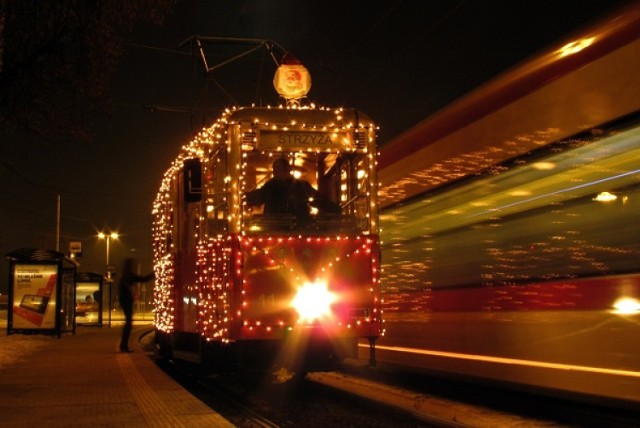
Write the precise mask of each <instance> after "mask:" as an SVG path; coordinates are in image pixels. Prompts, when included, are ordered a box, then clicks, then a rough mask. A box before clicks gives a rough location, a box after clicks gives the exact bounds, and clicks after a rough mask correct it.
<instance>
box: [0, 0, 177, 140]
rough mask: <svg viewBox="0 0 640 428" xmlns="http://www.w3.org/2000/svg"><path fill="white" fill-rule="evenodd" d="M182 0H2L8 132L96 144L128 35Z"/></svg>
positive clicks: (1, 111) (1, 64)
mask: <svg viewBox="0 0 640 428" xmlns="http://www.w3.org/2000/svg"><path fill="white" fill-rule="evenodd" d="M174 3H175V0H0V130H2V131H4V132H11V131H19V132H21V133H23V132H24V131H27V133H28V135H31V136H35V137H37V138H38V139H46V140H53V141H62V140H63V139H65V138H80V139H89V138H90V135H91V132H90V131H91V124H92V120H91V118H92V113H94V112H96V111H97V110H99V109H100V108H101V107H103V106H104V104H105V98H106V95H107V85H108V80H109V76H110V73H111V72H112V70H113V69H114V66H115V65H116V64H117V61H118V59H119V57H120V54H121V50H122V43H123V39H124V37H125V36H126V35H127V34H128V33H129V32H131V31H132V30H133V29H134V28H135V26H136V25H137V24H141V23H145V22H148V23H154V24H158V23H160V22H161V21H162V19H163V18H164V16H165V15H166V14H167V13H169V12H170V10H171V9H172V7H173V5H174Z"/></svg>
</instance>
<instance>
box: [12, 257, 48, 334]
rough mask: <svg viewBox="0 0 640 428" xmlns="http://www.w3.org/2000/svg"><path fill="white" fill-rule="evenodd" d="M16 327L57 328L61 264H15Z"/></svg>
mask: <svg viewBox="0 0 640 428" xmlns="http://www.w3.org/2000/svg"><path fill="white" fill-rule="evenodd" d="M13 269H14V271H13V302H12V306H13V328H15V329H55V328H56V311H55V309H56V284H57V281H58V275H57V273H58V265H44V264H15V265H14V268H13Z"/></svg>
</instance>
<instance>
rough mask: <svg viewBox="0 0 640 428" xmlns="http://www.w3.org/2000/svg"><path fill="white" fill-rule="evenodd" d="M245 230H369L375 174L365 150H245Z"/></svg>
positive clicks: (243, 216) (243, 215)
mask: <svg viewBox="0 0 640 428" xmlns="http://www.w3.org/2000/svg"><path fill="white" fill-rule="evenodd" d="M242 164H243V168H244V170H243V182H242V185H241V187H242V189H243V191H244V196H243V214H242V218H243V230H244V231H245V233H249V234H262V233H271V232H286V231H295V232H296V233H301V234H307V233H309V234H313V233H323V234H324V233H328V232H329V233H330V232H335V233H363V232H364V233H366V232H369V230H370V222H369V219H370V212H369V207H370V201H369V197H370V195H371V192H370V184H369V182H370V178H369V165H368V157H367V156H366V154H365V153H357V152H348V153H322V152H291V153H289V152H262V151H258V150H254V151H251V152H245V153H243V162H242Z"/></svg>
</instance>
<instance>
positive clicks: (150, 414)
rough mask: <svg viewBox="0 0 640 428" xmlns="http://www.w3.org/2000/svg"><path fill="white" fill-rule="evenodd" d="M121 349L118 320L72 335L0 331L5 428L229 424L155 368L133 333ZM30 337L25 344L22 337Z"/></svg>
mask: <svg viewBox="0 0 640 428" xmlns="http://www.w3.org/2000/svg"><path fill="white" fill-rule="evenodd" d="M150 329H151V327H150V326H143V327H141V326H134V331H133V333H132V335H131V344H132V345H133V346H132V349H133V350H134V352H132V353H128V354H123V353H121V352H118V350H117V348H118V341H119V337H120V331H121V327H117V326H116V327H111V328H107V327H105V328H94V327H78V328H77V330H76V334H75V335H71V334H65V335H63V336H62V337H61V338H60V339H58V338H57V337H51V336H45V337H42V336H41V337H39V338H32V337H29V338H26V337H23V338H17V337H16V336H18V335H11V336H6V329H5V331H4V332H3V333H2V334H1V335H0V339H2V340H0V346H2V347H3V348H5V349H4V351H3V352H5V353H6V352H7V351H8V350H9V348H7V347H14V348H15V349H14V350H13V351H14V352H16V354H15V355H16V357H14V358H13V360H12V361H11V362H10V363H9V364H7V363H5V364H2V365H0V426H2V427H29V428H31V427H34V426H38V427H79V426H82V427H92V428H95V427H183V426H184V427H230V426H233V425H232V424H231V423H230V422H229V421H227V420H226V419H224V418H223V417H222V416H220V415H219V414H218V413H216V412H215V411H213V410H212V409H210V408H209V407H208V406H206V405H205V404H203V403H202V402H201V401H199V400H198V399H197V398H195V397H194V396H193V395H191V394H190V393H189V392H187V391H186V390H185V389H184V388H182V387H181V386H180V385H179V384H177V383H176V382H175V381H174V380H173V379H171V377H169V376H168V375H167V374H165V373H164V372H163V371H162V370H160V368H158V367H157V366H156V365H155V364H154V362H153V361H152V360H151V359H150V358H149V356H148V355H146V354H145V353H144V351H143V350H142V349H141V348H140V346H139V345H138V344H137V342H136V339H137V338H138V337H140V336H141V335H142V334H144V333H145V332H148V331H149V330H150ZM29 341H31V343H35V344H36V345H37V346H30V347H29V346H28V347H27V349H28V351H27V352H25V351H24V349H20V348H22V345H23V344H24V343H25V342H29Z"/></svg>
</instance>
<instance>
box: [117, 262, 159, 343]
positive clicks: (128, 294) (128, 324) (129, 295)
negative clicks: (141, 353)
mask: <svg viewBox="0 0 640 428" xmlns="http://www.w3.org/2000/svg"><path fill="white" fill-rule="evenodd" d="M137 267H138V262H137V261H136V259H134V258H127V259H126V260H125V261H124V263H123V265H122V275H121V276H120V281H119V283H118V297H119V299H120V306H121V307H122V311H123V312H124V327H122V338H121V339H120V351H121V352H132V351H131V350H130V349H129V336H130V335H131V329H132V326H133V302H134V300H135V293H134V291H133V286H134V285H135V284H136V283H137V282H147V281H151V280H152V279H154V278H155V274H154V273H153V272H151V273H150V274H148V275H144V276H141V275H138V274H137V273H136V270H137Z"/></svg>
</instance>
